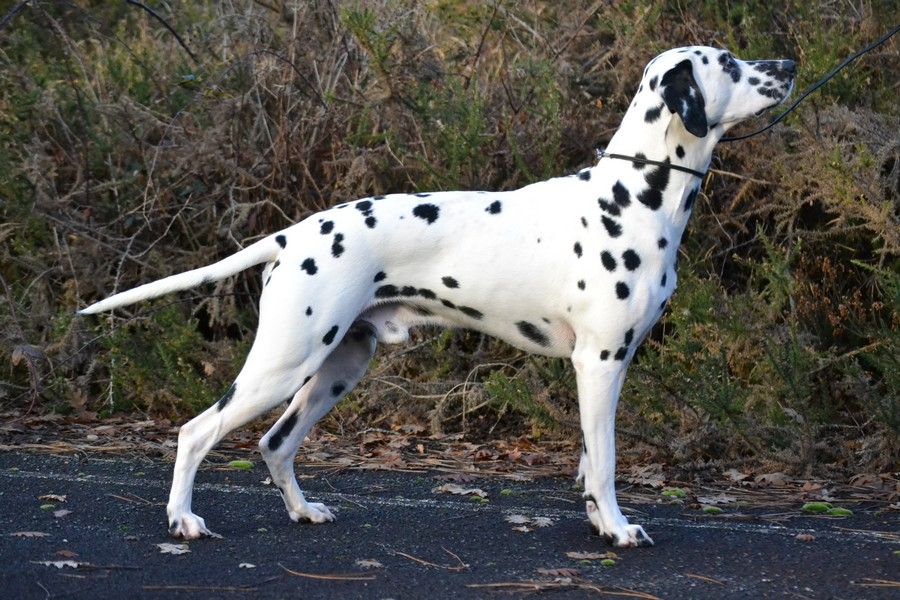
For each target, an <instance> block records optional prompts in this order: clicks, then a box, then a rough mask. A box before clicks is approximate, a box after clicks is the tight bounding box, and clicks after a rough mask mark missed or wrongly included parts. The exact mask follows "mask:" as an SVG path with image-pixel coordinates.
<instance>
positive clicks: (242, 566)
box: [238, 563, 256, 569]
mask: <svg viewBox="0 0 900 600" xmlns="http://www.w3.org/2000/svg"><path fill="white" fill-rule="evenodd" d="M255 568H256V565H254V564H253V563H241V564H239V565H238V569H255Z"/></svg>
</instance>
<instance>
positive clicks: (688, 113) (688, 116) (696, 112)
mask: <svg viewBox="0 0 900 600" xmlns="http://www.w3.org/2000/svg"><path fill="white" fill-rule="evenodd" d="M659 85H660V88H661V92H662V97H663V100H664V101H665V103H666V106H667V107H668V108H669V110H670V111H672V112H673V113H678V115H679V116H680V117H681V120H682V122H683V123H684V128H685V129H687V130H688V131H689V132H691V133H692V134H694V135H696V136H697V137H705V136H706V134H707V133H708V132H709V125H708V124H707V122H706V101H705V100H704V99H703V94H702V93H701V92H700V87H699V86H698V85H697V80H696V79H694V69H693V67H692V66H691V61H690V60H688V59H685V60H683V61H681V62H680V63H678V64H677V65H675V66H674V67H672V68H671V69H669V70H668V71H666V73H665V75H663V77H662V80H661V81H660V82H659Z"/></svg>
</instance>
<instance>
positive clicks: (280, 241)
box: [275, 235, 287, 249]
mask: <svg viewBox="0 0 900 600" xmlns="http://www.w3.org/2000/svg"><path fill="white" fill-rule="evenodd" d="M275 241H276V242H278V245H279V246H281V248H282V249H284V247H285V246H287V238H286V237H284V236H283V235H276V236H275Z"/></svg>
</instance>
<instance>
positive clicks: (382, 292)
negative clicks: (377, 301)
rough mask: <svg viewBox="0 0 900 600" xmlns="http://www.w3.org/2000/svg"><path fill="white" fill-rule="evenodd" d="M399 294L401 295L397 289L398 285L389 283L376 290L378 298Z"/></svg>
mask: <svg viewBox="0 0 900 600" xmlns="http://www.w3.org/2000/svg"><path fill="white" fill-rule="evenodd" d="M399 295H400V290H398V289H397V286H396V285H391V284H387V285H383V286H381V287H379V288H378V289H377V290H375V297H376V298H391V297H393V296H399Z"/></svg>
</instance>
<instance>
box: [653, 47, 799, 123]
mask: <svg viewBox="0 0 900 600" xmlns="http://www.w3.org/2000/svg"><path fill="white" fill-rule="evenodd" d="M795 71H796V64H795V63H794V61H792V60H759V61H742V60H738V59H737V58H735V57H734V56H733V55H732V54H731V53H730V52H728V51H727V50H719V49H717V48H707V47H703V46H693V47H688V48H676V49H674V50H669V51H667V52H664V53H662V54H660V55H659V56H657V57H656V58H654V59H653V60H652V61H651V62H650V64H649V65H647V68H646V69H644V78H643V80H642V81H641V88H640V90H641V93H647V90H649V91H650V92H651V93H654V94H658V95H659V96H660V97H661V99H662V102H663V104H664V105H665V107H666V108H667V109H668V110H669V112H671V113H673V114H677V115H678V116H679V117H680V120H681V123H682V124H683V125H684V128H685V129H686V130H687V131H688V132H689V133H691V134H692V135H694V136H696V137H701V138H702V137H705V136H706V135H707V134H708V133H709V130H710V128H712V127H717V126H721V127H718V131H719V133H720V134H721V133H722V132H724V131H725V130H727V129H728V128H729V127H731V126H732V125H734V124H736V123H738V122H740V121H742V120H744V119H746V118H748V117H752V116H754V115H758V114H760V113H762V112H764V111H765V110H767V109H769V108H772V107H773V106H775V105H777V104H779V103H780V102H781V101H782V100H784V99H785V98H787V97H788V95H789V94H790V93H791V89H792V88H793V85H794V73H795ZM661 106H662V105H661ZM657 114H658V113H657ZM651 116H652V114H651V112H650V111H648V113H647V120H648V121H649V118H650V117H651Z"/></svg>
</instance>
